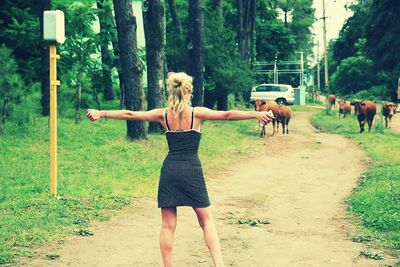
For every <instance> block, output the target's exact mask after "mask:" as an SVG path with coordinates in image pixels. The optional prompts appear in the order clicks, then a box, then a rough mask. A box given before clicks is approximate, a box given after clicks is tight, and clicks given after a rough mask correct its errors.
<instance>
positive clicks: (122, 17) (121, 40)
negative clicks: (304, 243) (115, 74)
mask: <svg viewBox="0 0 400 267" xmlns="http://www.w3.org/2000/svg"><path fill="white" fill-rule="evenodd" d="M114 10H115V21H116V23H117V33H118V44H119V51H120V53H121V54H122V55H124V56H123V57H120V62H121V69H122V75H123V80H124V90H125V107H126V109H128V110H142V109H143V103H142V99H143V88H142V70H143V66H142V65H141V62H140V60H139V56H138V51H137V40H136V27H137V26H136V18H135V16H134V15H133V11H132V2H131V1H130V0H114ZM126 123H127V138H128V140H134V139H141V138H146V131H145V128H144V123H143V122H141V121H127V122H126Z"/></svg>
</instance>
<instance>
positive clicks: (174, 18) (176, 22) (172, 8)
mask: <svg viewBox="0 0 400 267" xmlns="http://www.w3.org/2000/svg"><path fill="white" fill-rule="evenodd" d="M168 5H169V10H170V11H171V16H172V22H173V23H174V26H175V28H176V31H177V32H178V34H179V36H180V37H181V39H182V40H183V36H182V32H183V31H182V23H181V20H180V19H179V16H178V12H177V11H176V5H175V1H174V0H168Z"/></svg>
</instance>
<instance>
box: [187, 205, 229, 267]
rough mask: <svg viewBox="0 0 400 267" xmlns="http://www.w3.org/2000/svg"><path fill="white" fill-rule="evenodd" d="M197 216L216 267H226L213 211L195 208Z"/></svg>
mask: <svg viewBox="0 0 400 267" xmlns="http://www.w3.org/2000/svg"><path fill="white" fill-rule="evenodd" d="M193 209H194V211H195V212H196V214H197V219H198V220H199V224H200V227H201V228H202V229H203V234H204V240H205V241H206V245H207V247H208V250H209V251H210V254H211V257H212V259H213V262H214V265H215V266H216V267H222V266H224V262H223V260H222V252H221V245H220V244H219V239H218V234H217V230H216V229H215V224H214V220H213V218H212V215H211V210H210V208H209V207H207V208H193Z"/></svg>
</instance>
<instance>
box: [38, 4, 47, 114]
mask: <svg viewBox="0 0 400 267" xmlns="http://www.w3.org/2000/svg"><path fill="white" fill-rule="evenodd" d="M37 4H38V15H39V24H40V44H41V52H40V54H41V55H40V57H41V63H40V91H41V94H42V96H41V99H40V104H41V107H42V109H41V114H42V115H43V116H49V114H50V73H49V68H50V62H49V47H48V45H47V44H45V43H44V42H43V12H44V11H45V10H50V0H40V1H38V3H37Z"/></svg>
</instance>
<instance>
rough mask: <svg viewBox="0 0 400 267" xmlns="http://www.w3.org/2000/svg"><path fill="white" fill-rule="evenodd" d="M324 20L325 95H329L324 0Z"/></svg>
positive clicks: (323, 3)
mask: <svg viewBox="0 0 400 267" xmlns="http://www.w3.org/2000/svg"><path fill="white" fill-rule="evenodd" d="M322 19H323V20H324V62H325V66H324V67H325V93H326V94H329V93H330V90H329V73H328V48H327V45H326V14H325V0H322Z"/></svg>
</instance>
